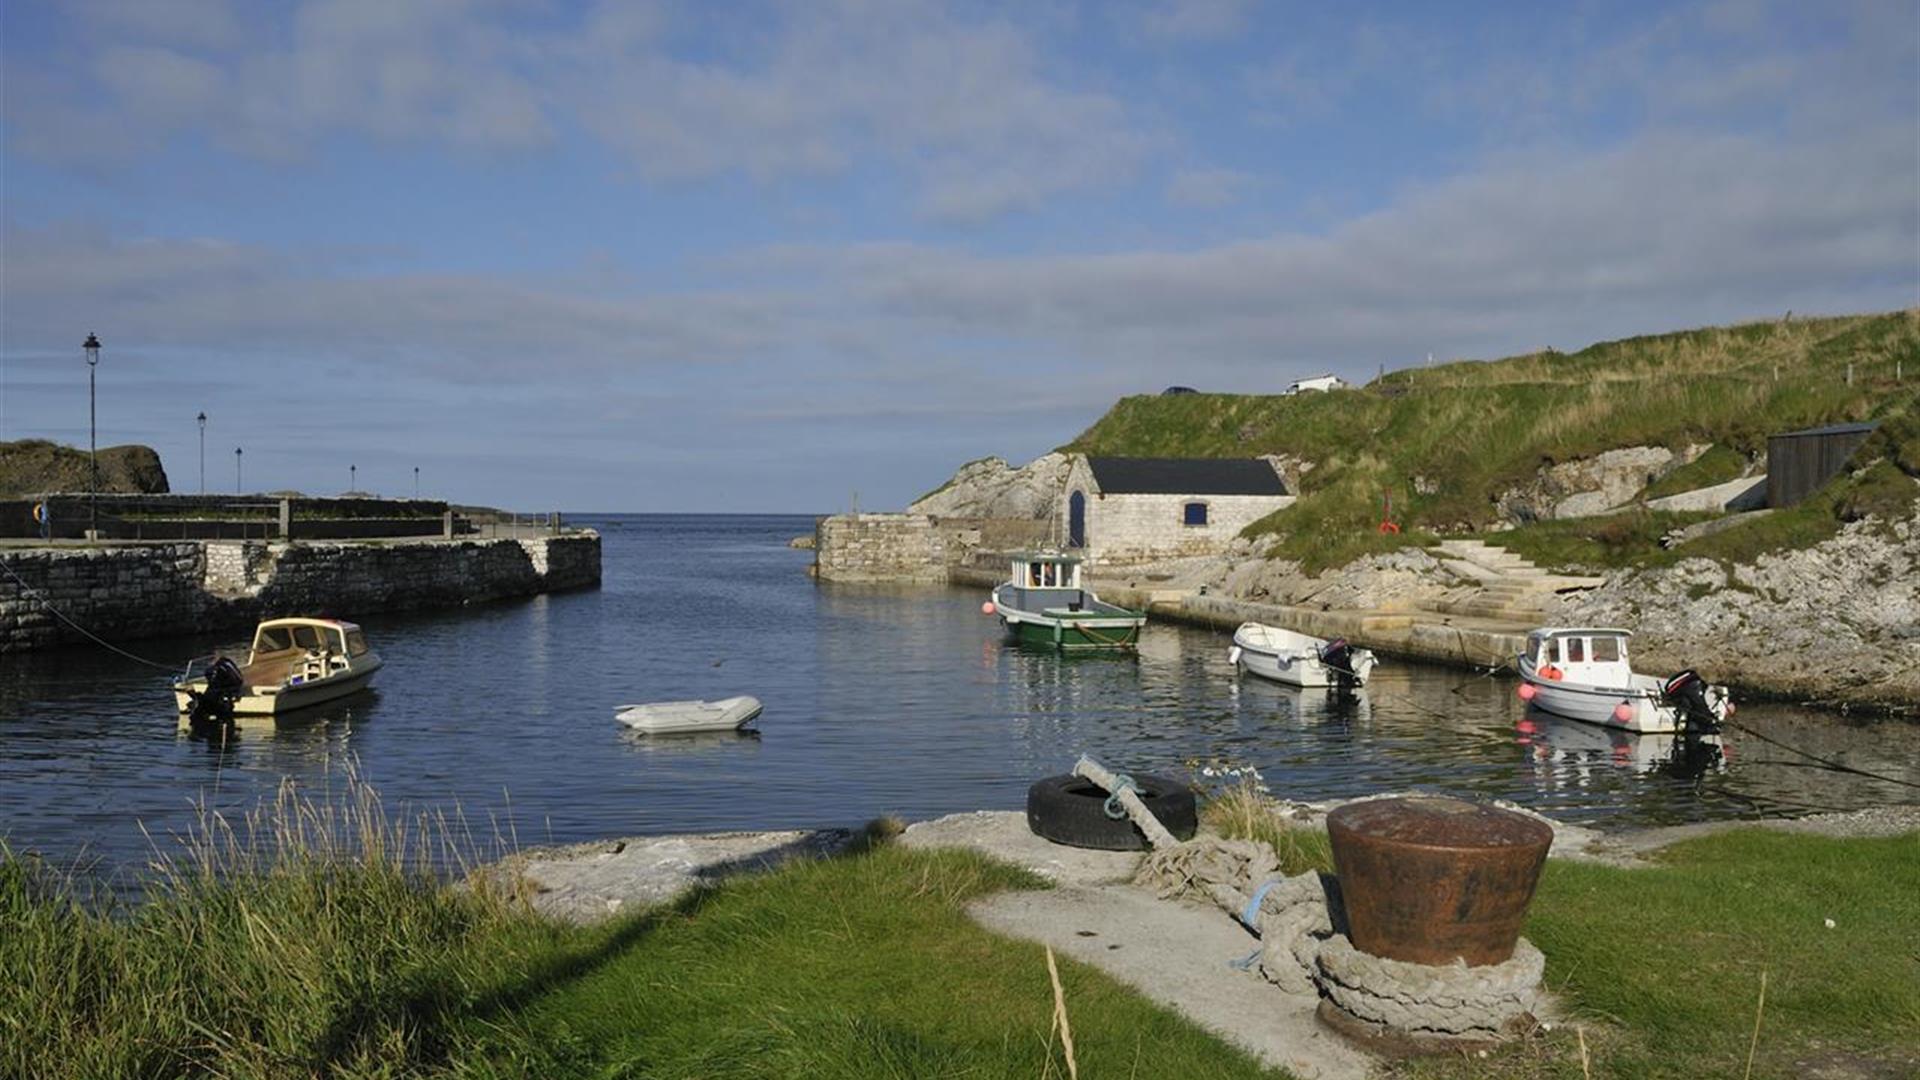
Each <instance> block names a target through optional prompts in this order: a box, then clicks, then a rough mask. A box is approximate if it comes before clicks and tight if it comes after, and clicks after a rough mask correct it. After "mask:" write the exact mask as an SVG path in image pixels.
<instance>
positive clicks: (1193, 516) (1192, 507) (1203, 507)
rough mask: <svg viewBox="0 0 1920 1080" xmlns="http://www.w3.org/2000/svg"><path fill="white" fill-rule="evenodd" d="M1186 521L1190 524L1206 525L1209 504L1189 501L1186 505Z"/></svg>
mask: <svg viewBox="0 0 1920 1080" xmlns="http://www.w3.org/2000/svg"><path fill="white" fill-rule="evenodd" d="M1186 523H1187V524H1189V525H1205V524H1206V523H1207V504H1206V503H1203V502H1190V503H1188V504H1187V507H1186Z"/></svg>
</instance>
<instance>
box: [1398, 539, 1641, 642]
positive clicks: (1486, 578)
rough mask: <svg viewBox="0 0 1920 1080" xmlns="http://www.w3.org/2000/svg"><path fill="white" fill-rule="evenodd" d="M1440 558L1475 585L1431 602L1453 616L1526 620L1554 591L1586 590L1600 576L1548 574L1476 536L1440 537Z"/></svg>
mask: <svg viewBox="0 0 1920 1080" xmlns="http://www.w3.org/2000/svg"><path fill="white" fill-rule="evenodd" d="M1440 557H1441V561H1442V563H1443V564H1444V565H1446V566H1447V568H1448V569H1450V570H1453V571H1454V572H1455V573H1456V574H1458V575H1459V576H1461V577H1464V578H1471V579H1472V580H1473V581H1475V582H1476V583H1478V585H1479V588H1478V589H1477V590H1476V591H1474V592H1473V593H1472V594H1471V595H1469V596H1466V597H1463V598H1461V599H1459V600H1449V601H1442V602H1440V603H1439V604H1437V605H1435V606H1436V607H1438V608H1439V609H1440V610H1441V611H1443V612H1446V613H1448V614H1454V615H1476V616H1481V617H1483V618H1493V619H1508V620H1514V621H1519V622H1531V621H1535V620H1537V619H1539V618H1540V617H1541V615H1542V613H1543V612H1544V611H1545V610H1546V607H1547V603H1548V601H1550V600H1552V599H1553V597H1554V596H1555V595H1556V594H1558V593H1562V592H1569V591H1572V590H1575V589H1590V588H1593V587H1594V586H1597V585H1600V584H1602V583H1603V582H1604V580H1605V579H1604V578H1593V577H1573V576H1569V575H1565V574H1553V573H1549V572H1548V571H1546V570H1543V569H1541V568H1540V567H1539V566H1538V565H1536V564H1535V563H1534V562H1533V561H1532V560H1530V559H1528V558H1526V557H1525V556H1522V555H1518V554H1516V553H1514V552H1511V551H1508V550H1506V549H1504V548H1499V547H1495V546H1494V545H1492V544H1488V543H1486V542H1485V541H1481V540H1446V541H1442V542H1441V544H1440Z"/></svg>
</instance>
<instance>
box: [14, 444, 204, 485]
mask: <svg viewBox="0 0 1920 1080" xmlns="http://www.w3.org/2000/svg"><path fill="white" fill-rule="evenodd" d="M99 460H100V486H99V488H98V490H99V491H100V492H102V493H109V492H113V493H125V494H145V495H159V494H165V493H166V491H167V471H166V470H165V469H163V468H161V466H160V455H159V454H158V453H156V452H155V451H154V449H153V447H151V446H105V447H101V449H100V454H99ZM91 483H92V467H91V465H90V463H89V461H88V458H87V452H86V451H85V450H76V449H74V448H73V447H70V446H62V445H60V444H59V443H53V442H48V441H46V440H44V439H22V440H20V441H18V442H7V443H0V498H18V497H20V496H23V495H42V494H46V493H49V492H56V491H67V492H72V491H87V490H90V488H89V486H88V485H89V484H91Z"/></svg>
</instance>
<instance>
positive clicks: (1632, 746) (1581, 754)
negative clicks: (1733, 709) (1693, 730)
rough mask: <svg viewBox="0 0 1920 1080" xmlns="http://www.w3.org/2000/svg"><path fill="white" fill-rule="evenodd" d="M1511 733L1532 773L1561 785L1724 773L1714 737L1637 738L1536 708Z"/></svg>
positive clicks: (1723, 758)
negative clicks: (1602, 778)
mask: <svg viewBox="0 0 1920 1080" xmlns="http://www.w3.org/2000/svg"><path fill="white" fill-rule="evenodd" d="M1514 731H1515V733H1516V739H1515V741H1516V742H1518V743H1519V744H1520V745H1521V746H1522V747H1525V748H1526V749H1527V751H1528V753H1529V756H1530V757H1531V759H1532V761H1533V764H1534V771H1535V772H1536V773H1537V774H1540V775H1541V776H1542V778H1543V779H1550V780H1553V781H1558V782H1560V783H1570V784H1575V785H1584V784H1585V783H1587V782H1588V781H1589V780H1591V779H1592V778H1593V774H1594V773H1596V772H1611V771H1613V770H1619V769H1625V770H1629V771H1631V772H1634V773H1637V774H1641V775H1647V774H1656V773H1657V774H1660V775H1663V776H1668V777H1672V778H1674V779H1680V780H1697V779H1699V778H1701V777H1703V776H1705V775H1707V774H1708V773H1718V772H1725V771H1726V768H1727V756H1726V748H1725V747H1724V746H1722V745H1721V742H1720V736H1718V735H1695V736H1687V735H1676V734H1651V733H1650V734H1639V733H1636V732H1631V731H1627V730H1624V729H1622V728H1613V727H1602V726H1600V725H1598V724H1587V723H1582V722H1580V721H1578V720H1568V719H1565V718H1562V717H1558V716H1554V715H1553V714H1551V713H1546V712H1542V711H1540V710H1539V709H1528V710H1527V712H1526V715H1525V716H1523V717H1521V718H1520V719H1519V720H1518V721H1517V722H1515V724H1514Z"/></svg>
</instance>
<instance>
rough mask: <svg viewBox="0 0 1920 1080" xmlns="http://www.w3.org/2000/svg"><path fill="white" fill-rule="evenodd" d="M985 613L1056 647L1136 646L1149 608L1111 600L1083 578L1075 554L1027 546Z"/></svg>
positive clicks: (1021, 635) (1030, 639)
mask: <svg viewBox="0 0 1920 1080" xmlns="http://www.w3.org/2000/svg"><path fill="white" fill-rule="evenodd" d="M985 610H986V613H987V614H989V615H998V616H1000V625H1002V626H1004V627H1006V628H1007V633H1008V634H1010V635H1012V636H1013V637H1014V638H1015V639H1017V640H1018V641H1020V642H1021V643H1022V644H1025V645H1039V646H1045V647H1050V648H1055V649H1075V650H1078V649H1131V648H1133V647H1134V646H1135V645H1136V644H1138V643H1139V641H1140V628H1141V627H1142V626H1143V625H1145V624H1146V621H1147V613H1146V612H1144V611H1134V610H1132V609H1130V608H1123V607H1120V606H1118V605H1116V604H1109V603H1107V602H1106V601H1104V600H1101V599H1100V598H1099V597H1097V596H1095V595H1093V590H1091V589H1088V588H1086V587H1085V586H1083V585H1082V584H1081V583H1080V559H1079V557H1078V556H1074V555H1054V554H1047V553H1042V552H1022V553H1020V554H1018V555H1015V556H1014V557H1013V567H1012V572H1011V573H1010V575H1009V576H1008V578H1007V580H1006V582H1005V583H1003V584H1001V585H999V586H998V587H996V588H995V589H994V590H993V599H991V600H989V601H987V603H986V605H985Z"/></svg>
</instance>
